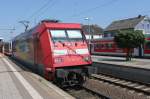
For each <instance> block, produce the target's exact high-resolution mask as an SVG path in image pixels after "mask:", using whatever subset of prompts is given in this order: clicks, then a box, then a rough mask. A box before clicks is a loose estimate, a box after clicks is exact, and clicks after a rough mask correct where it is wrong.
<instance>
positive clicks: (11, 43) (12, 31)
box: [9, 27, 16, 52]
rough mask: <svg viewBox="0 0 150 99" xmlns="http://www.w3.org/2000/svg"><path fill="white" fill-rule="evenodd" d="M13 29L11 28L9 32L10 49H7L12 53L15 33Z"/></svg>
mask: <svg viewBox="0 0 150 99" xmlns="http://www.w3.org/2000/svg"><path fill="white" fill-rule="evenodd" d="M15 30H16V29H15V27H13V29H12V30H11V31H10V34H11V40H10V45H9V46H10V48H9V51H10V52H12V49H13V48H12V47H13V37H14V31H15Z"/></svg>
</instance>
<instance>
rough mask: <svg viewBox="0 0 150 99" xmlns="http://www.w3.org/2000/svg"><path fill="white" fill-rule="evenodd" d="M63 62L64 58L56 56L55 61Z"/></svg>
mask: <svg viewBox="0 0 150 99" xmlns="http://www.w3.org/2000/svg"><path fill="white" fill-rule="evenodd" d="M61 62H63V58H60V57H58V58H55V63H61Z"/></svg>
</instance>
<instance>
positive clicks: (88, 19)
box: [84, 17, 92, 52]
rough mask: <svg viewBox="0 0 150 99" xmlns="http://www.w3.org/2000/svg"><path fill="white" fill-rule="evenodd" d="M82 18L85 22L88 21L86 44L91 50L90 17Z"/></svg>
mask: <svg viewBox="0 0 150 99" xmlns="http://www.w3.org/2000/svg"><path fill="white" fill-rule="evenodd" d="M84 20H87V22H88V32H89V41H88V44H89V51H90V52H91V40H92V34H91V27H90V18H88V17H86V18H84Z"/></svg>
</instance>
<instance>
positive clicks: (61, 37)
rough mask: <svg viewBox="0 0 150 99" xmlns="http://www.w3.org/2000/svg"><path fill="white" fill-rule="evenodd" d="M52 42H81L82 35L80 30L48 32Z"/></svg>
mask: <svg viewBox="0 0 150 99" xmlns="http://www.w3.org/2000/svg"><path fill="white" fill-rule="evenodd" d="M49 32H50V33H51V36H52V40H53V42H65V41H81V40H83V34H82V33H81V31H80V30H50V31H49Z"/></svg>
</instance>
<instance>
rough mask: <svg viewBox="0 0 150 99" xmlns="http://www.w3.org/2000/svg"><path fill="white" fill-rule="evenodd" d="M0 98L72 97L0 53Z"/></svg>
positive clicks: (60, 98)
mask: <svg viewBox="0 0 150 99" xmlns="http://www.w3.org/2000/svg"><path fill="white" fill-rule="evenodd" d="M0 99H73V97H72V96H70V95H69V94H67V93H65V92H64V91H62V90H60V89H59V88H57V87H56V86H55V85H53V84H52V83H50V82H48V81H46V80H44V79H43V78H41V77H40V76H38V75H35V74H33V73H31V72H29V71H25V70H23V69H22V68H21V67H19V66H17V65H16V64H14V63H13V62H12V61H11V60H9V59H8V58H7V57H5V56H4V55H2V54H0Z"/></svg>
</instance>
